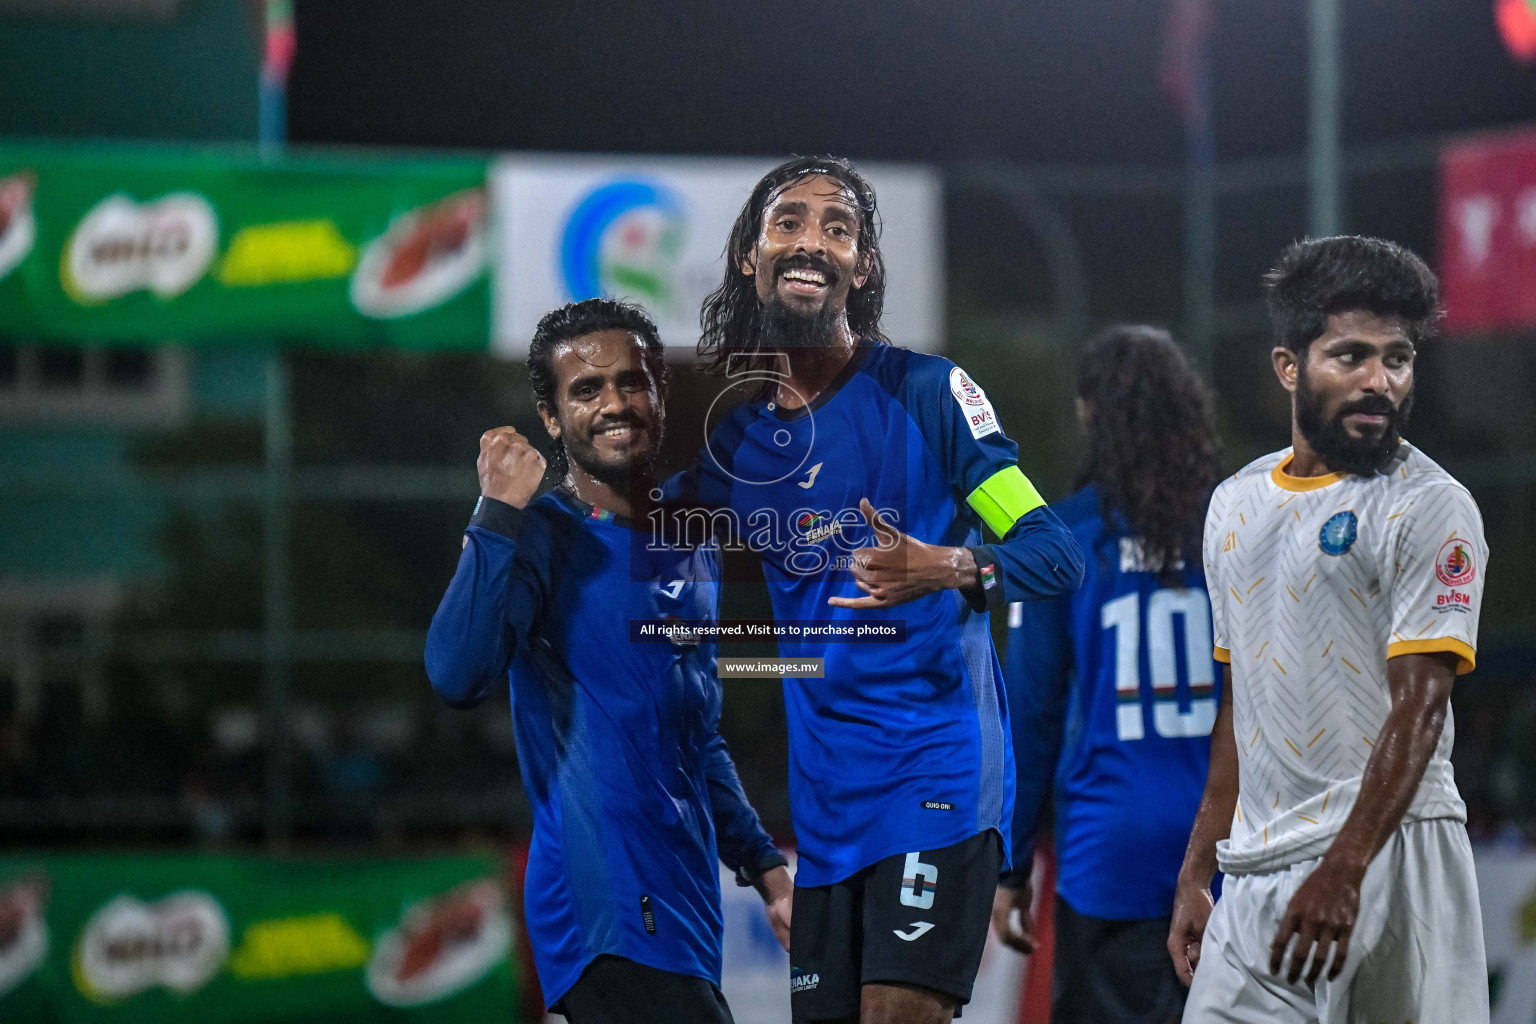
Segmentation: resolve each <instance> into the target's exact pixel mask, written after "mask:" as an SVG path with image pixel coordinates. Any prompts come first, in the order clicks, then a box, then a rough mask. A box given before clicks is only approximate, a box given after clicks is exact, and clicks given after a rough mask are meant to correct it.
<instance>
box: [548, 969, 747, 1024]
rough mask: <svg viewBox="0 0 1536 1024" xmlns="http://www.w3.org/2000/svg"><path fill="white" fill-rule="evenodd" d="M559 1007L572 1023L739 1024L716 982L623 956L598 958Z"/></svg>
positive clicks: (557, 1006) (556, 1009)
mask: <svg viewBox="0 0 1536 1024" xmlns="http://www.w3.org/2000/svg"><path fill="white" fill-rule="evenodd" d="M553 1009H554V1011H555V1012H556V1013H562V1014H564V1015H565V1017H566V1019H567V1020H569V1021H570V1022H571V1024H658V1022H660V1021H667V1022H669V1024H671V1022H676V1024H736V1022H735V1020H734V1019H733V1018H732V1017H731V1008H730V1007H729V1006H727V1005H726V1003H725V996H724V995H722V994H721V992H720V990H719V989H718V988H716V987H715V986H714V984H713V983H711V982H709V981H706V980H705V979H703V978H696V977H694V976H693V975H691V974H678V973H677V972H675V971H663V970H661V969H659V968H656V967H647V966H645V965H644V964H639V963H636V962H635V961H633V960H628V959H625V958H624V957H621V956H607V955H604V956H600V957H598V958H597V959H596V960H593V961H592V962H591V963H590V964H588V965H587V969H586V970H584V971H582V972H581V977H580V978H577V979H576V984H574V985H572V986H571V989H570V991H569V992H567V993H566V994H565V995H563V996H561V997H560V1001H559V1002H558V1003H556V1004H555V1006H554V1007H553Z"/></svg>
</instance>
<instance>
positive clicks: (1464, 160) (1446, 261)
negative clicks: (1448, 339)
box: [1440, 130, 1536, 331]
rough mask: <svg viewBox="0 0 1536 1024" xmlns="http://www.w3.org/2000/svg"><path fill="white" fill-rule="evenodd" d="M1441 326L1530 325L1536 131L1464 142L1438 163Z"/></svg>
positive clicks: (1534, 307) (1535, 316)
mask: <svg viewBox="0 0 1536 1024" xmlns="http://www.w3.org/2000/svg"><path fill="white" fill-rule="evenodd" d="M1440 254H1441V255H1440V277H1441V284H1442V287H1443V291H1444V299H1445V311H1446V318H1445V325H1446V328H1447V329H1448V330H1452V331H1487V330H1500V329H1507V328H1517V327H1529V326H1532V325H1536V130H1525V131H1518V132H1504V133H1499V134H1496V135H1483V136H1477V137H1474V138H1471V139H1464V140H1461V141H1458V142H1455V143H1452V144H1451V145H1449V146H1447V147H1446V148H1445V150H1444V151H1443V152H1442V153H1441V156H1440Z"/></svg>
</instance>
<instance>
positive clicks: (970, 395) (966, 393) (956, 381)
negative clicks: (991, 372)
mask: <svg viewBox="0 0 1536 1024" xmlns="http://www.w3.org/2000/svg"><path fill="white" fill-rule="evenodd" d="M949 390H950V393H951V394H953V395H954V396H955V401H957V402H959V403H960V409H961V411H962V412H964V413H965V422H966V426H968V427H970V428H971V436H972V437H974V438H977V439H978V440H979V439H981V438H983V437H986V436H987V435H988V434H995V433H997V432H998V431H999V430H1001V429H1002V427H1000V426H998V423H997V414H996V413H994V412H993V411H992V403H991V402H989V401H987V393H986V392H985V391H983V390H981V386H980V385H978V384H977V383H976V382H975V381H973V380H971V378H970V377H969V376H967V375H966V372H965V371H964V370H962V369H960V367H958V366H957V367H955V368H954V369H953V370H950V371H949Z"/></svg>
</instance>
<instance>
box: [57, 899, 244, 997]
mask: <svg viewBox="0 0 1536 1024" xmlns="http://www.w3.org/2000/svg"><path fill="white" fill-rule="evenodd" d="M228 955H229V919H228V918H227V917H226V916H225V914H224V908H223V907H222V906H220V904H219V901H218V900H216V899H214V898H213V896H211V895H209V894H208V893H206V892H202V891H200V890H196V889H186V890H183V891H181V892H176V893H172V894H171V895H169V896H166V897H165V898H164V899H161V900H157V901H155V902H152V903H146V902H144V901H143V900H140V899H138V898H137V897H134V896H130V895H127V894H124V895H121V896H118V897H116V898H114V899H113V900H111V901H110V902H109V903H107V904H106V905H105V906H103V907H102V908H101V909H100V910H98V911H96V913H95V914H93V915H92V916H91V919H90V920H89V921H88V922H86V925H85V929H84V931H83V932H82V933H81V935H80V940H79V942H78V943H77V944H76V946H75V951H74V974H75V984H76V985H77V987H79V989H80V991H81V993H82V994H83V995H84V996H86V998H88V999H91V1000H93V1001H95V1002H100V1003H106V1002H114V1001H116V1000H121V999H127V998H128V997H130V996H134V995H137V994H138V993H140V992H144V991H147V990H148V989H152V988H156V987H163V988H167V989H170V990H171V991H173V992H177V993H180V994H182V995H187V994H190V993H192V992H196V991H197V990H198V989H200V988H202V987H203V986H204V985H206V984H207V983H208V982H209V981H210V980H211V979H212V978H213V976H214V975H215V974H217V973H218V972H219V969H220V968H221V967H223V966H224V960H225V958H226V957H227V956H228Z"/></svg>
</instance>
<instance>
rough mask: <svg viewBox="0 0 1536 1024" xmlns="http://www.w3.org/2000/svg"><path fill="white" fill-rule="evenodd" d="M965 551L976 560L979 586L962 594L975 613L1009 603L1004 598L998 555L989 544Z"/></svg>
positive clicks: (968, 588)
mask: <svg viewBox="0 0 1536 1024" xmlns="http://www.w3.org/2000/svg"><path fill="white" fill-rule="evenodd" d="M965 550H967V551H969V552H970V553H971V557H972V558H974V559H976V575H977V578H978V582H977V585H975V586H971V587H966V588H965V589H964V590H963V591H961V593H963V594H964V595H965V599H966V600H967V601H969V602H970V605H971V608H972V610H974V611H978V612H984V611H986V610H988V609H989V608H1001V607H1002V606H1003V605H1005V604H1007V603H1008V602H1007V601H1006V600H1005V599H1004V597H1003V574H1002V571H1001V569H1000V568H999V567H998V564H997V555H995V554H993V552H992V548H991V546H990V545H988V544H978V545H976V546H975V547H973V548H966V549H965Z"/></svg>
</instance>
